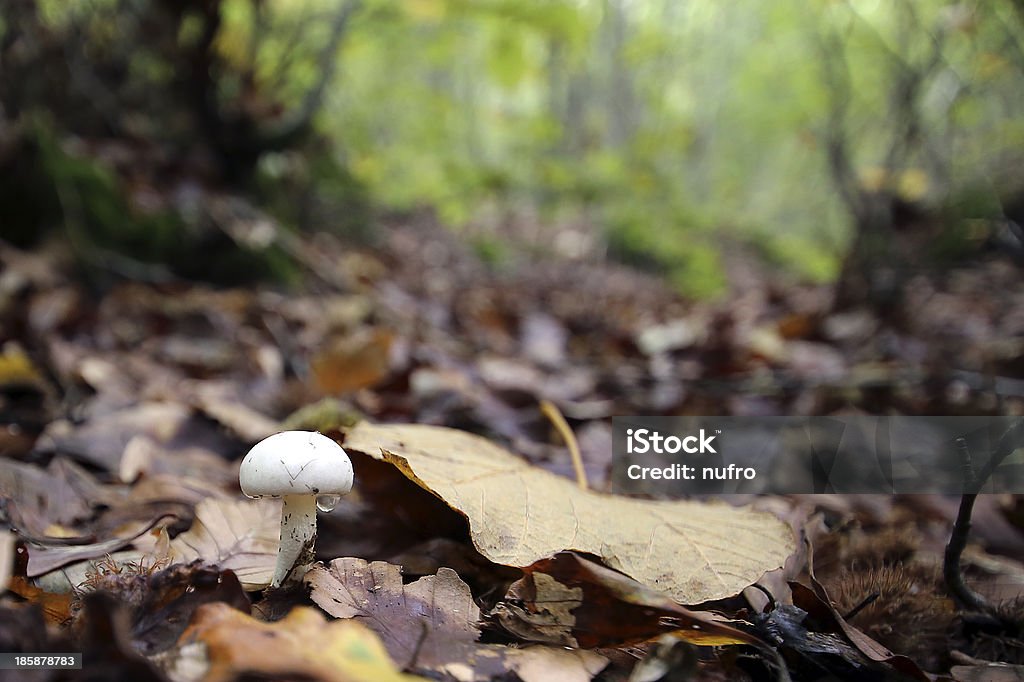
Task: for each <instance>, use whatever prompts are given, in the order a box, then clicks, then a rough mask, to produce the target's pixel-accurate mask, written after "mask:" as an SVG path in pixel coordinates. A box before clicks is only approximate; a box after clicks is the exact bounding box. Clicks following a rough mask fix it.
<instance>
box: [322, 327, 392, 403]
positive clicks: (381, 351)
mask: <svg viewBox="0 0 1024 682" xmlns="http://www.w3.org/2000/svg"><path fill="white" fill-rule="evenodd" d="M393 342H394V334H393V333H392V332H390V331H389V330H387V329H370V328H364V329H360V330H358V331H356V332H354V333H353V334H351V335H349V336H346V337H343V338H340V339H337V340H335V341H333V342H332V343H330V344H329V345H328V346H327V347H326V348H325V349H323V350H321V351H320V353H318V354H317V355H316V357H314V358H313V359H312V360H311V361H310V369H311V370H312V374H313V377H314V378H315V380H316V385H317V387H319V388H320V390H322V391H324V392H325V393H330V394H333V395H341V394H345V393H351V392H352V391H357V390H359V389H361V388H368V387H370V386H374V385H375V384H377V383H378V382H380V381H381V380H382V379H384V377H386V376H387V374H388V372H389V371H390V368H391V366H390V353H391V344H392V343H393Z"/></svg>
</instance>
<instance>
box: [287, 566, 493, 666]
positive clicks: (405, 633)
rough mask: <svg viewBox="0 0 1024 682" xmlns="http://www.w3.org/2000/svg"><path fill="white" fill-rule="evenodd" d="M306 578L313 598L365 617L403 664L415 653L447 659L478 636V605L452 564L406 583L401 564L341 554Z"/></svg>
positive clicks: (329, 608) (332, 610)
mask: <svg viewBox="0 0 1024 682" xmlns="http://www.w3.org/2000/svg"><path fill="white" fill-rule="evenodd" d="M306 583H307V584H308V585H310V586H311V587H312V592H311V593H310V598H311V599H312V600H313V602H314V603H316V604H317V605H318V606H320V608H322V609H323V610H324V611H326V612H327V613H329V614H331V615H332V616H334V617H335V618H356V617H359V618H362V619H364V620H365V622H366V624H367V625H368V626H369V627H370V629H372V630H374V631H375V632H377V633H378V634H380V635H381V636H382V637H383V638H384V644H385V646H387V648H388V651H389V652H390V653H391V655H392V656H393V657H394V659H395V660H396V661H398V662H399V664H401V665H402V667H408V666H409V664H410V663H412V662H413V659H414V658H416V659H417V660H420V661H421V662H433V661H436V660H444V658H446V657H445V656H444V652H445V651H447V650H450V649H451V648H452V646H453V645H454V644H456V643H467V642H474V641H476V638H477V636H478V635H479V630H478V629H477V620H479V618H480V609H479V608H477V605H476V603H475V602H474V601H473V595H472V594H471V593H470V590H469V586H468V585H466V583H464V582H462V580H460V579H459V576H458V574H457V573H455V571H453V570H451V569H450V568H442V569H440V570H439V571H438V572H437V575H428V576H425V577H423V578H420V579H419V580H417V581H416V582H414V583H411V584H409V585H403V584H402V569H401V568H400V567H399V566H396V565H394V564H389V563H387V562H384V561H374V562H373V563H370V564H368V563H367V562H365V561H363V560H362V559H353V558H342V559H335V560H334V561H332V562H331V564H330V566H329V567H326V568H325V567H323V566H314V567H313V568H312V569H310V571H309V572H308V573H307V574H306ZM439 655H440V656H441V658H438V656H439ZM428 664H429V663H428Z"/></svg>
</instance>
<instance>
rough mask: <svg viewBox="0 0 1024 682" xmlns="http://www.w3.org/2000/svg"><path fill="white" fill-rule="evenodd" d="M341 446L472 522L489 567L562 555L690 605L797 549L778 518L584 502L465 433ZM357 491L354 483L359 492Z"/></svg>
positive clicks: (657, 504)
mask: <svg viewBox="0 0 1024 682" xmlns="http://www.w3.org/2000/svg"><path fill="white" fill-rule="evenodd" d="M344 445H345V447H346V448H347V449H349V450H352V451H356V452H362V453H365V454H367V455H370V456H372V457H375V458H377V459H382V460H384V461H387V462H390V463H392V464H394V465H395V466H396V467H398V468H399V469H400V470H401V471H402V472H403V473H404V474H405V475H406V476H408V477H409V478H410V479H412V480H413V481H415V482H416V483H417V484H419V485H420V486H422V487H423V488H425V489H427V490H429V491H430V492H432V493H434V494H435V495H437V496H438V497H440V498H441V499H442V500H444V501H445V502H446V503H447V504H448V505H449V506H451V507H452V508H453V509H456V510H457V511H459V512H461V513H462V514H463V515H464V516H466V518H467V519H468V520H469V526H470V533H471V535H472V538H473V544H475V545H476V547H477V549H478V550H479V551H480V553H481V554H483V555H484V556H485V557H487V558H488V559H490V560H491V561H493V562H495V563H499V564H505V565H508V566H519V567H523V566H529V565H530V564H532V563H534V562H535V561H537V560H539V559H542V558H544V557H547V556H550V555H552V554H554V553H555V552H559V551H562V550H570V549H571V550H576V551H580V552H588V553H591V554H594V555H597V556H598V557H600V558H601V560H602V561H603V562H604V563H605V564H606V565H607V566H610V567H611V568H615V569H617V570H619V571H622V572H623V573H625V574H627V575H629V576H631V577H633V578H634V579H636V580H638V581H640V582H642V583H644V584H646V585H649V586H651V587H654V588H656V589H660V590H662V591H664V592H666V593H668V594H669V595H670V596H671V597H672V598H673V599H675V600H677V601H679V602H681V603H684V604H696V603H699V602H703V601H708V600H711V599H719V598H723V597H728V596H731V595H734V594H736V593H737V592H739V591H740V590H742V589H743V588H744V587H746V586H748V585H750V584H751V583H753V582H755V581H756V580H757V579H758V578H759V577H760V576H761V574H763V573H764V572H765V571H770V570H772V569H775V568H778V567H780V566H781V565H782V564H783V562H784V561H785V560H786V557H787V556H789V554H790V553H791V552H792V551H793V549H794V540H793V535H792V532H791V531H790V529H789V527H788V526H787V525H786V524H784V523H783V522H781V521H779V520H778V519H777V518H775V517H774V516H772V515H770V514H767V513H762V512H756V511H753V510H750V509H744V508H735V507H731V506H729V505H726V504H724V503H718V502H697V501H689V500H687V501H674V502H668V501H650V500H637V499H631V498H625V497H617V496H612V495H604V494H600V493H596V492H591V491H583V490H580V489H579V488H578V487H577V486H576V485H575V483H573V482H572V481H569V480H567V479H564V478H561V477H559V476H555V475H554V474H551V473H548V472H546V471H544V470H542V469H538V468H537V467H533V466H531V465H529V464H528V463H526V462H525V461H523V460H522V459H520V458H518V457H516V456H515V455H513V454H511V453H509V452H508V451H506V450H503V449H502V448H500V447H498V446H496V445H494V444H493V443H491V442H490V441H488V440H486V439H484V438H480V437H479V436H474V435H472V434H469V433H465V432H462V431H457V430H454V429H446V428H442V427H435V426H424V425H416V424H402V425H377V424H369V423H366V422H362V423H360V424H358V425H356V426H355V427H353V428H352V429H350V430H349V431H348V434H347V436H346V439H345V442H344ZM357 485H358V482H357Z"/></svg>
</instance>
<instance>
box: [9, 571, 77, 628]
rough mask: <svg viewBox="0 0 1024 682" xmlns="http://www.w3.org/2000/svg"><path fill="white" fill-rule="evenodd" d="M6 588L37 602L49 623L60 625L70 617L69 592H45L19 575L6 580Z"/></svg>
mask: <svg viewBox="0 0 1024 682" xmlns="http://www.w3.org/2000/svg"><path fill="white" fill-rule="evenodd" d="M7 588H8V589H9V590H10V591H11V592H13V593H14V594H16V595H18V596H19V597H21V598H22V599H24V600H26V601H28V602H29V603H31V604H38V605H39V608H41V609H42V610H43V615H44V616H46V620H47V622H49V623H53V624H55V625H62V624H63V623H66V622H67V620H68V618H70V617H71V593H70V592H47V591H46V590H44V589H42V588H41V587H37V586H35V585H33V584H32V583H30V582H29V581H28V580H26V579H25V578H23V577H21V576H20V575H16V576H14V577H12V578H10V579H9V580H8V583H7Z"/></svg>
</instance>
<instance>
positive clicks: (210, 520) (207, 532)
mask: <svg viewBox="0 0 1024 682" xmlns="http://www.w3.org/2000/svg"><path fill="white" fill-rule="evenodd" d="M280 537H281V506H280V504H279V503H275V502H274V501H272V500H257V501H252V502H250V501H248V500H218V499H212V498H211V499H206V500H203V501H202V502H200V503H199V504H198V505H196V517H195V520H194V521H193V522H192V527H191V528H190V529H189V530H188V531H187V532H185V533H182V534H181V535H179V536H178V537H176V538H174V539H173V540H171V544H170V554H171V559H172V561H173V563H179V562H180V563H186V564H187V563H190V562H192V561H195V560H197V559H198V560H200V561H201V562H202V563H204V564H207V565H211V566H217V567H219V568H221V569H223V570H228V569H230V570H232V571H234V572H235V575H237V576H238V580H239V582H241V583H242V587H244V588H245V589H246V591H253V590H259V589H262V588H264V587H266V586H267V585H269V584H270V579H271V577H273V574H274V563H275V561H276V560H277V549H278V543H279V541H280Z"/></svg>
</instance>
